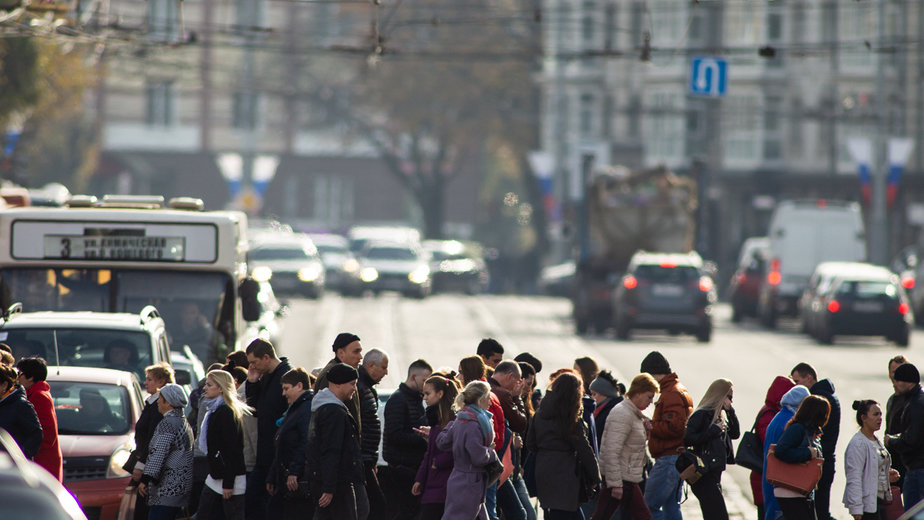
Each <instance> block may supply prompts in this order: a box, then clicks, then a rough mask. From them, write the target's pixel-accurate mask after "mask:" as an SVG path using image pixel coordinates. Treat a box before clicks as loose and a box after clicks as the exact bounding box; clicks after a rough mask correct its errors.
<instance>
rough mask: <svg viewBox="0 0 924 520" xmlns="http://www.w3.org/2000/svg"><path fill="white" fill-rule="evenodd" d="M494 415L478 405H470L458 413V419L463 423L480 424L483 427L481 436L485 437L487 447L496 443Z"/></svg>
mask: <svg viewBox="0 0 924 520" xmlns="http://www.w3.org/2000/svg"><path fill="white" fill-rule="evenodd" d="M492 417H493V414H492V413H491V412H489V411H487V410H485V409H483V408H481V407H479V406H478V405H474V404H469V405H466V406H465V408H463V409H461V410H459V412H458V413H456V419H457V420H459V421H461V422H469V421H471V422H474V421H477V422H478V426H480V427H481V434H482V435H484V443H485V445H490V444H491V443H492V442H494V425H493V424H492V423H491V418H492Z"/></svg>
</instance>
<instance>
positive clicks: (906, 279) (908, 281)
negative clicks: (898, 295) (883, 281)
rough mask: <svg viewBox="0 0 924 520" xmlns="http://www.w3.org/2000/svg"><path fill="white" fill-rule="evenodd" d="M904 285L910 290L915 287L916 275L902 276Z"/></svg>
mask: <svg viewBox="0 0 924 520" xmlns="http://www.w3.org/2000/svg"><path fill="white" fill-rule="evenodd" d="M902 287H904V288H905V289H908V290H911V289H914V277H913V276H903V277H902Z"/></svg>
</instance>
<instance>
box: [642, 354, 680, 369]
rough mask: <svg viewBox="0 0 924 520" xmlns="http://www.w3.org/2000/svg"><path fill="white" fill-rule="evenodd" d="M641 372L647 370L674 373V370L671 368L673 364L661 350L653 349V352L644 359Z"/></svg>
mask: <svg viewBox="0 0 924 520" xmlns="http://www.w3.org/2000/svg"><path fill="white" fill-rule="evenodd" d="M640 372H647V373H649V374H670V373H673V370H671V366H670V365H669V364H668V362H667V360H666V359H664V356H662V355H661V353H660V352H658V351H657V350H652V351H651V353H650V354H648V355H647V356H645V359H643V360H642V369H641V370H640Z"/></svg>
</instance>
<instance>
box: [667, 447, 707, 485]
mask: <svg viewBox="0 0 924 520" xmlns="http://www.w3.org/2000/svg"><path fill="white" fill-rule="evenodd" d="M674 467H675V468H676V469H677V471H678V472H679V473H680V478H682V479H683V480H685V481H687V484H694V483H695V482H696V481H697V480H699V479H700V477H702V476H703V475H705V474H706V473H707V472H708V471H709V467H708V466H706V463H705V462H704V461H703V459H702V457H700V456H699V455H697V454H696V453H694V452H693V450H692V449H690V448H687V449H686V450H685V451H683V452H681V453H680V455H678V456H677V460H676V461H675V462H674Z"/></svg>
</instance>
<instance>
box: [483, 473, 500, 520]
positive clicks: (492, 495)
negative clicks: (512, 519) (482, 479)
mask: <svg viewBox="0 0 924 520" xmlns="http://www.w3.org/2000/svg"><path fill="white" fill-rule="evenodd" d="M484 506H485V508H487V510H488V518H489V520H497V482H495V483H493V484H491V485H490V486H488V490H487V492H486V493H485V494H484Z"/></svg>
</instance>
